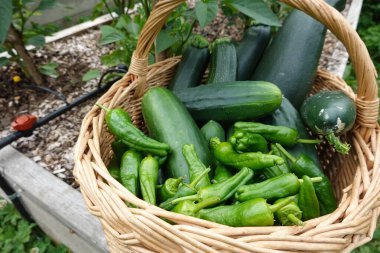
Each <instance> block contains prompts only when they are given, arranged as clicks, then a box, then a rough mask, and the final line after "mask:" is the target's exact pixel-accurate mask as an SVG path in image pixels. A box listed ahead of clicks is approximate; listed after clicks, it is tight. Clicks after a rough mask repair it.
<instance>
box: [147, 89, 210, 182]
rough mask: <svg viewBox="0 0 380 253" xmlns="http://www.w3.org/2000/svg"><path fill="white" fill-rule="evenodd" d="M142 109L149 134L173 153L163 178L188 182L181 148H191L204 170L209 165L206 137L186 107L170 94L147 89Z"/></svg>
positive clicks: (186, 168)
mask: <svg viewBox="0 0 380 253" xmlns="http://www.w3.org/2000/svg"><path fill="white" fill-rule="evenodd" d="M141 107H142V114H143V117H144V121H145V124H146V126H147V128H148V131H149V134H150V135H151V136H152V137H153V138H154V139H156V140H159V141H163V142H165V143H167V144H168V145H169V146H170V147H171V149H172V152H171V153H170V154H169V155H168V157H167V160H166V162H165V165H164V166H165V168H164V174H165V176H166V178H169V177H173V178H178V177H183V178H184V182H189V171H188V166H187V163H186V160H185V158H184V157H183V155H182V146H183V145H184V144H194V146H195V149H196V151H197V154H198V155H199V158H200V159H201V161H202V162H203V163H204V164H205V165H206V166H210V165H211V163H212V161H213V160H212V156H211V153H210V150H209V149H208V145H207V141H206V139H205V137H204V136H203V134H202V132H201V131H200V130H199V128H198V126H197V125H196V123H195V121H194V120H193V118H192V117H191V115H190V114H189V112H188V111H187V110H186V108H185V106H184V105H183V104H182V103H181V102H180V101H179V100H178V98H177V97H176V96H174V95H173V93H172V92H171V91H170V90H168V89H166V88H162V87H154V88H150V89H149V90H148V91H147V92H146V93H145V94H144V96H143V98H142V105H141Z"/></svg>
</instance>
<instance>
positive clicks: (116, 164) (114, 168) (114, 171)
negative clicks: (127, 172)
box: [107, 156, 120, 181]
mask: <svg viewBox="0 0 380 253" xmlns="http://www.w3.org/2000/svg"><path fill="white" fill-rule="evenodd" d="M107 169H108V172H109V173H110V175H111V176H112V177H113V178H115V179H116V180H118V181H119V180H120V161H119V159H118V158H117V157H116V156H114V157H112V159H111V161H110V163H109V164H108V167H107Z"/></svg>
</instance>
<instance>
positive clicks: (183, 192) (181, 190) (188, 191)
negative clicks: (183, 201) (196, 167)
mask: <svg viewBox="0 0 380 253" xmlns="http://www.w3.org/2000/svg"><path fill="white" fill-rule="evenodd" d="M210 170H211V169H210V168H207V169H206V170H205V171H203V173H202V174H200V175H199V176H198V177H197V178H196V179H194V181H192V182H191V183H190V184H181V185H180V186H179V187H178V191H177V192H176V194H175V195H174V196H173V197H171V198H169V199H167V200H166V201H164V202H162V203H161V204H160V207H161V208H163V209H165V210H171V209H173V207H175V205H176V204H175V203H172V201H174V200H176V199H178V198H182V197H185V196H190V195H193V194H196V193H197V190H196V189H195V185H197V184H198V182H199V181H200V180H201V179H202V178H203V177H205V176H206V175H207V173H209V172H210Z"/></svg>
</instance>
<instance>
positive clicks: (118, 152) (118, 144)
mask: <svg viewBox="0 0 380 253" xmlns="http://www.w3.org/2000/svg"><path fill="white" fill-rule="evenodd" d="M111 147H112V150H113V153H114V154H115V156H116V157H117V158H119V159H120V160H121V157H122V156H123V154H124V153H125V152H126V151H127V150H128V146H127V145H125V144H124V143H123V141H121V140H119V139H116V140H114V141H113V142H112V143H111Z"/></svg>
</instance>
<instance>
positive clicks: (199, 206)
mask: <svg viewBox="0 0 380 253" xmlns="http://www.w3.org/2000/svg"><path fill="white" fill-rule="evenodd" d="M219 202H220V198H218V197H210V198H208V199H205V200H202V201H201V202H199V203H197V204H195V208H194V213H197V212H199V210H201V209H203V208H206V207H209V206H213V205H216V204H218V203H219Z"/></svg>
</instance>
